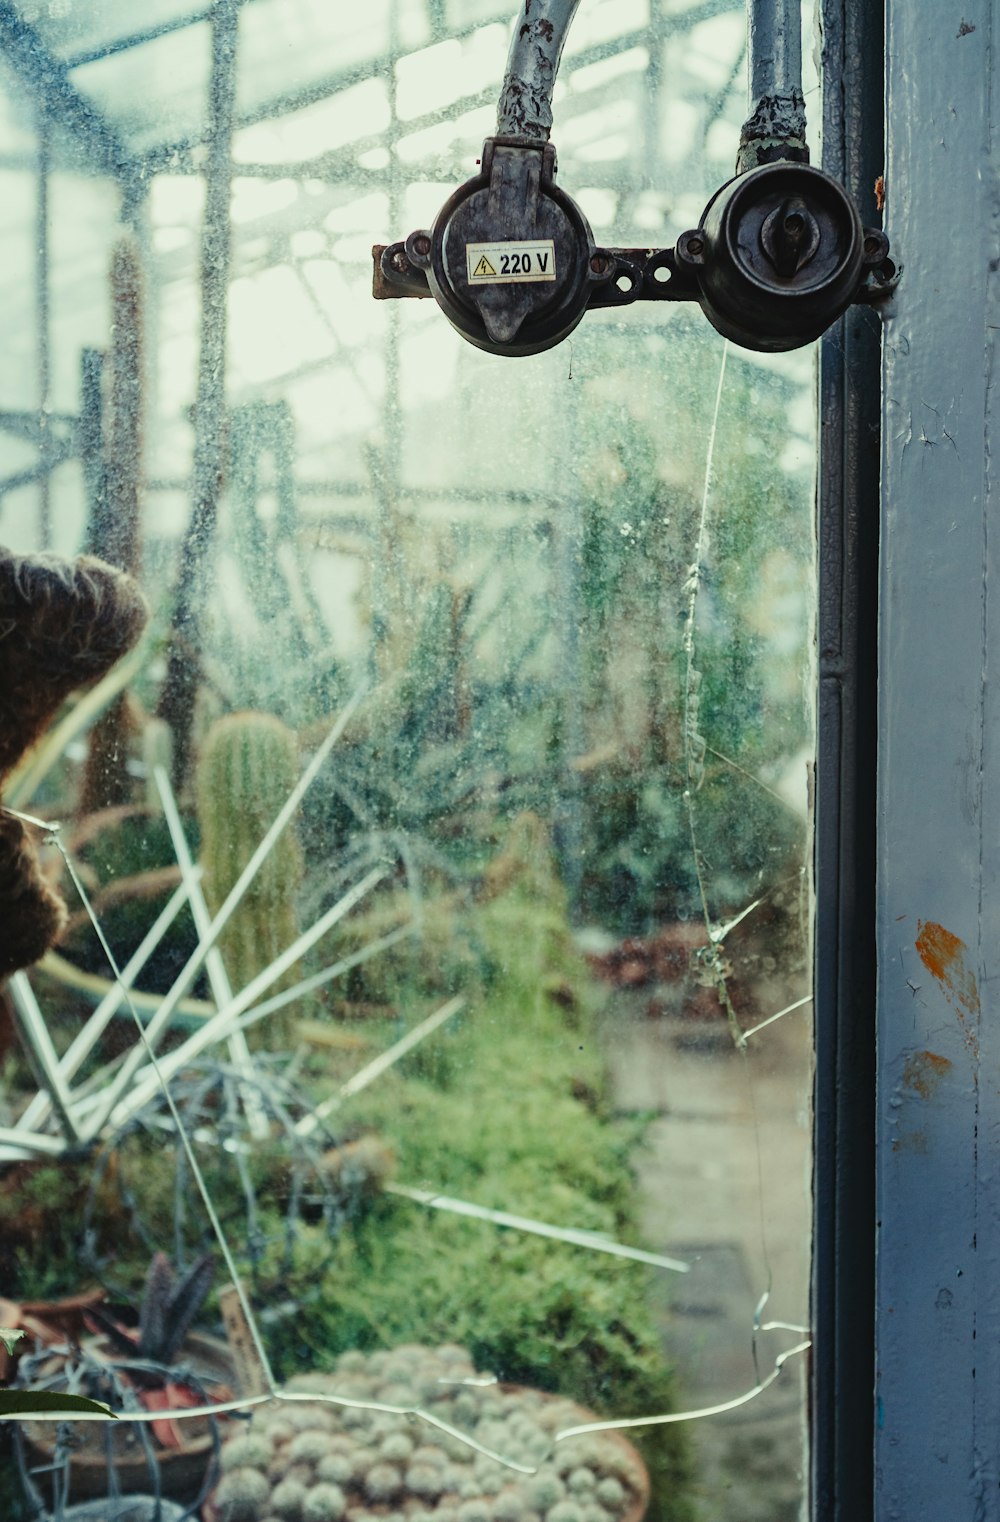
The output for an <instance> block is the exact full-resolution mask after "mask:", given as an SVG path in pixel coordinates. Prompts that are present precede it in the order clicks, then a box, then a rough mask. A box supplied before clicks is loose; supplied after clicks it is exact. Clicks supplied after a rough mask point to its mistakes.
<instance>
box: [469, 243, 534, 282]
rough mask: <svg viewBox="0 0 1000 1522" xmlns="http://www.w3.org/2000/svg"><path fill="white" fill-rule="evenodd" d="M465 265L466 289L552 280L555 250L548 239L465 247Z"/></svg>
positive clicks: (470, 244)
mask: <svg viewBox="0 0 1000 1522" xmlns="http://www.w3.org/2000/svg"><path fill="white" fill-rule="evenodd" d="M465 261H466V269H467V271H468V276H469V283H470V285H483V284H485V283H487V282H489V283H490V284H491V285H510V284H511V283H512V282H514V281H525V280H554V279H555V278H556V248H555V244H554V243H553V242H552V239H551V238H533V239H529V240H528V241H527V242H524V243H467V244H466V245H465Z"/></svg>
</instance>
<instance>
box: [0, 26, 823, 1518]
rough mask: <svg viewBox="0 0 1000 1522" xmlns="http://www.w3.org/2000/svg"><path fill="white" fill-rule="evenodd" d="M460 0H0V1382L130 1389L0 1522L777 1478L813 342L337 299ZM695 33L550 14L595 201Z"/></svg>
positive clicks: (483, 36) (691, 1487)
mask: <svg viewBox="0 0 1000 1522" xmlns="http://www.w3.org/2000/svg"><path fill="white" fill-rule="evenodd" d="M514 9H516V6H513V5H512V0H475V3H472V0H468V3H465V0H462V3H459V0H447V3H446V0H385V3H383V4H379V5H369V6H368V7H367V8H364V11H363V12H362V11H361V10H358V9H357V8H350V7H331V6H329V5H322V4H320V3H318V0H246V3H243V4H239V3H236V0H221V3H218V4H216V5H215V6H214V7H212V8H210V11H209V12H208V13H206V14H198V15H193V14H191V15H189V13H188V11H187V10H182V9H181V8H178V7H176V6H174V5H173V4H169V5H168V4H165V3H164V4H161V5H158V6H157V7H156V8H155V11H150V12H149V13H148V15H147V16H146V17H145V19H144V20H141V21H137V20H136V16H135V11H134V7H127V6H125V5H123V4H121V3H120V0H102V3H101V4H100V5H97V6H95V5H93V4H84V3H83V0H58V3H56V0H50V3H32V4H31V5H30V6H29V5H28V4H27V0H25V3H23V4H20V5H10V6H6V7H2V8H0V37H2V39H3V42H4V49H3V55H4V61H3V62H2V63H0V124H2V126H3V144H2V145H0V183H2V186H3V191H4V193H3V196H2V198H0V207H2V209H0V230H2V238H3V245H4V249H5V253H6V260H5V268H6V270H7V278H6V280H5V281H4V283H3V288H2V289H0V342H2V344H3V352H4V353H5V355H7V356H8V360H9V363H6V364H5V365H3V366H0V610H2V611H0V634H2V638H0V663H2V662H4V661H5V662H6V664H5V665H3V667H2V670H0V713H2V722H0V735H2V736H3V739H2V743H0V791H2V798H3V809H2V811H0V978H3V979H5V981H4V982H3V984H2V991H0V998H2V1016H3V1018H2V1021H0V1040H2V1043H3V1047H2V1050H3V1059H4V1065H3V1069H2V1080H0V1218H2V1229H0V1328H2V1329H4V1330H3V1337H2V1339H0V1342H2V1344H3V1346H2V1348H0V1383H5V1382H16V1383H17V1384H18V1385H19V1386H21V1387H22V1388H23V1389H24V1390H25V1391H35V1392H38V1391H40V1390H45V1391H47V1392H48V1393H49V1394H50V1395H52V1396H53V1397H56V1398H57V1399H63V1400H64V1401H68V1400H69V1398H70V1397H72V1396H84V1397H90V1398H92V1399H96V1400H98V1401H101V1402H104V1403H107V1404H109V1405H110V1406H112V1407H113V1408H114V1409H116V1410H122V1411H127V1412H128V1414H129V1418H130V1420H129V1421H128V1422H127V1423H126V1422H119V1423H117V1424H115V1426H114V1427H112V1426H111V1425H110V1424H108V1423H106V1422H104V1423H102V1422H98V1421H94V1422H93V1423H90V1422H88V1423H87V1424H84V1423H83V1422H82V1421H80V1420H78V1421H76V1422H74V1423H72V1424H70V1423H66V1424H63V1425H58V1424H55V1423H54V1422H53V1421H52V1420H51V1419H49V1420H45V1419H43V1417H44V1415H45V1413H35V1418H34V1419H33V1420H24V1421H20V1422H18V1423H15V1424H10V1423H6V1422H0V1429H2V1430H0V1441H2V1442H4V1443H9V1445H10V1455H11V1459H12V1461H11V1462H10V1463H8V1464H5V1465H4V1466H3V1468H2V1473H3V1476H4V1477H3V1478H2V1479H0V1495H2V1498H3V1500H2V1506H0V1510H2V1511H3V1515H5V1516H10V1517H12V1518H15V1519H18V1522H20V1519H21V1518H25V1519H26V1518H28V1517H29V1516H35V1515H44V1516H47V1517H52V1518H54V1519H55V1518H58V1519H60V1522H61V1519H62V1518H64V1517H65V1518H66V1522H95V1519H96V1518H97V1517H98V1516H99V1517H100V1518H101V1519H104V1518H106V1517H115V1518H118V1519H124V1518H125V1517H126V1516H127V1517H128V1518H129V1522H135V1519H136V1518H139V1517H141V1518H146V1517H147V1516H149V1517H153V1516H154V1515H157V1510H156V1508H157V1504H158V1503H157V1501H156V1497H160V1498H161V1500H160V1502H159V1515H160V1516H162V1517H164V1518H173V1519H174V1522H179V1519H180V1518H181V1517H187V1516H193V1515H195V1513H196V1511H200V1513H201V1515H202V1517H203V1518H204V1522H246V1519H256V1518H260V1519H262V1522H271V1519H272V1518H274V1517H279V1516H280V1517H282V1518H287V1519H289V1522H322V1519H324V1518H326V1517H332V1518H334V1519H338V1522H339V1519H340V1518H346V1519H348V1522H372V1519H375V1518H385V1519H387V1522H398V1519H400V1518H404V1517H405V1518H409V1519H413V1522H426V1519H428V1518H431V1517H436V1518H437V1519H438V1522H456V1519H460V1522H517V1519H519V1518H521V1517H524V1518H525V1519H526V1522H528V1519H534V1518H538V1519H542V1518H544V1519H545V1522H612V1519H621V1522H639V1519H640V1518H641V1517H643V1516H646V1517H648V1518H649V1519H651V1522H653V1519H655V1522H757V1519H758V1518H759V1519H760V1522H765V1519H766V1522H792V1519H794V1518H797V1517H798V1516H799V1515H800V1511H801V1507H802V1504H803V1498H804V1495H805V1489H806V1487H805V1480H804V1473H805V1469H806V1447H805V1411H806V1386H805V1377H806V1376H805V1369H806V1360H805V1358H804V1357H803V1356H802V1355H803V1354H804V1352H805V1350H806V1348H807V1347H808V1341H809V1332H808V1325H807V1322H808V1280H809V1257H810V1199H809V1175H810V1167H811V1158H810V1134H809V1128H810V1117H809V1105H810V1094H811V1081H812V1041H811V997H810V988H811V970H810V944H809V942H810V924H811V903H810V882H809V875H808V862H809V856H810V829H811V819H810V807H811V803H810V776H811V756H812V743H813V714H812V690H813V667H812V645H811V633H812V616H813V613H812V610H813V606H814V601H815V598H814V588H813V559H814V546H813V516H812V501H813V472H814V456H815V418H814V404H813V375H812V361H811V353H810V351H809V350H804V351H800V352H798V353H794V354H787V355H770V356H767V355H760V354H755V353H750V352H747V351H744V350H742V349H739V348H736V347H734V346H731V345H729V344H728V343H727V341H726V340H724V339H723V338H722V337H721V336H720V335H719V334H717V333H716V332H715V331H714V330H713V329H712V328H711V327H710V326H709V325H708V323H707V322H706V320H705V318H704V317H703V315H702V313H701V312H700V310H699V308H698V306H697V304H696V303H694V302H690V301H659V302H654V301H636V302H634V303H633V304H630V305H626V306H622V307H620V308H614V307H611V308H606V309H603V310H592V311H590V312H588V313H587V315H586V316H585V318H584V320H583V322H582V323H581V324H580V326H579V327H577V328H576V329H575V331H573V332H572V334H571V335H570V337H569V338H568V339H567V340H566V342H564V343H561V344H559V345H558V346H557V347H555V348H552V349H550V350H548V351H547V352H543V353H539V354H535V355H533V356H530V357H525V358H517V359H514V358H510V357H497V356H495V355H491V354H487V353H483V352H480V351H478V350H476V349H473V348H472V347H470V346H469V345H467V344H465V343H464V342H463V340H462V339H461V338H460V337H459V335H458V334H457V333H456V332H455V331H454V330H453V328H452V327H451V326H450V325H449V324H448V322H447V321H446V320H445V318H444V317H443V316H442V314H441V312H440V311H439V310H438V308H437V306H436V305H435V303H434V302H433V301H429V300H426V301H423V300H387V301H381V302H376V301H374V300H372V296H371V282H372V255H371V250H372V245H373V244H379V245H384V244H388V243H391V242H393V241H395V240H398V239H402V238H405V237H406V236H407V234H408V233H410V232H411V231H413V230H414V229H420V228H425V227H429V226H430V225H431V224H432V222H433V220H434V218H435V216H436V214H437V212H438V210H439V209H440V207H441V205H442V203H443V202H444V201H445V199H446V198H447V197H448V196H449V195H450V194H451V193H452V191H453V190H454V188H455V187H456V186H457V185H459V184H460V183H462V182H463V181H464V180H465V179H467V178H468V177H469V175H470V174H472V173H474V171H475V163H476V159H477V156H478V155H479V154H480V152H481V150H482V143H483V140H484V138H485V137H486V136H487V135H488V134H489V133H491V132H492V131H493V129H494V125H495V120H496V105H497V99H498V96H499V93H500V86H501V81H502V79H503V76H504V65H505V58H506V52H507V46H508V41H509V37H510V30H511V22H512V19H513V17H512V11H513V10H514ZM745 75H746V60H745V16H744V13H743V9H742V7H741V6H739V5H736V4H726V3H722V4H712V5H708V6H702V5H694V6H686V5H679V4H676V3H670V0H648V3H647V0H644V3H638V4H631V3H630V4H628V5H624V4H618V3H615V4H610V3H604V4H598V3H597V0H591V3H589V4H587V5H584V6H582V7H581V11H580V16H579V18H578V21H577V22H576V24H575V26H574V29H573V31H572V33H571V35H570V40H569V42H568V44H567V48H566V52H565V55H564V58H563V62H562V66H561V68H560V72H559V79H558V82H557V85H556V88H555V92H554V98H553V107H554V115H555V126H554V130H553V140H554V142H555V143H556V144H557V146H558V149H559V183H560V185H561V186H562V187H563V188H565V189H566V190H567V191H568V192H569V193H571V194H572V195H573V196H574V198H575V199H577V200H578V202H579V204H580V206H581V207H582V209H583V211H584V213H585V215H586V217H587V218H588V219H589V221H590V223H591V226H592V228H593V231H594V236H595V239H596V242H597V244H598V245H606V246H614V247H620V248H624V249H629V250H633V251H635V250H646V249H649V250H652V249H658V248H667V247H670V246H672V245H673V244H674V243H675V241H676V239H677V238H678V236H679V235H680V234H681V233H682V232H684V230H685V229H688V228H692V227H696V226H697V225H698V222H699V218H700V216H701V213H702V210H703V208H704V206H705V203H706V201H707V200H708V198H709V196H710V195H711V193H712V192H713V191H714V190H715V189H716V188H717V187H718V186H719V185H720V184H721V183H723V182H724V181H725V180H726V179H727V178H728V177H729V176H730V174H731V173H732V166H733V162H734V159H735V155H736V150H737V146H738V142H739V130H740V123H741V122H742V120H743V118H744V116H745V114H746V78H745ZM806 92H807V101H809V102H812V103H814V102H815V100H816V96H815V92H814V91H813V90H812V89H811V86H810V83H809V81H806ZM810 109H811V111H812V114H813V116H814V117H816V116H817V115H818V112H817V110H816V108H815V106H814V105H811V107H810ZM81 554H87V555H94V556H97V557H99V558H100V560H101V561H103V562H106V563H107V564H106V565H103V566H95V565H94V564H93V562H91V561H85V562H82V563H81V562H79V561H77V560H76V557H77V556H79V555H81ZM53 555H54V556H56V557H64V558H61V559H56V560H53V559H52V558H51V557H52V556H53ZM109 566H110V567H113V568H116V569H109V568H108V567H109ZM81 1297H82V1298H81ZM16 1334H20V1335H19V1336H18V1335H16ZM8 1342H9V1343H10V1350H9V1351H8V1349H7V1343H8ZM4 1394H5V1392H3V1391H0V1415H2V1414H3V1405H2V1397H3V1395H4ZM63 1414H64V1415H65V1414H67V1413H66V1411H65V1410H64V1411H63ZM74 1414H75V1415H76V1416H77V1417H79V1413H74ZM49 1416H50V1417H51V1411H50V1413H49ZM248 1418H252V1419H250V1420H248ZM4 1487H6V1488H4ZM138 1496H146V1497H151V1498H152V1499H150V1500H148V1503H147V1502H140V1501H138V1500H135V1499H134V1498H136V1497H138ZM133 1502H134V1504H133ZM92 1507H96V1508H97V1509H96V1510H91V1509H88V1508H92ZM129 1507H132V1510H129V1509H128V1508H129ZM143 1507H145V1508H146V1509H143ZM171 1508H174V1509H171Z"/></svg>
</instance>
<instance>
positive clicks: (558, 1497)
mask: <svg viewBox="0 0 1000 1522" xmlns="http://www.w3.org/2000/svg"><path fill="white" fill-rule="evenodd" d="M479 1379H480V1377H479V1376H477V1375H476V1372H475V1369H474V1367H473V1365H472V1362H471V1360H470V1359H469V1357H468V1355H467V1354H466V1353H465V1352H464V1351H463V1349H461V1348H457V1347H441V1348H425V1347H418V1346H416V1345H409V1346H406V1347H400V1348H396V1349H395V1350H393V1351H392V1352H384V1353H382V1352H379V1353H372V1354H370V1355H369V1356H367V1357H365V1356H364V1355H362V1354H360V1353H345V1354H343V1355H342V1357H341V1358H340V1360H339V1361H338V1364H337V1367H336V1370H335V1371H334V1372H333V1373H330V1374H309V1375H304V1376H302V1377H301V1378H299V1379H296V1380H294V1381H293V1382H292V1385H291V1387H290V1388H292V1389H294V1390H296V1391H300V1392H305V1393H309V1392H314V1393H316V1394H330V1395H339V1396H341V1397H342V1398H343V1397H346V1398H348V1399H352V1400H356V1401H366V1402H372V1403H381V1404H382V1405H383V1406H386V1405H388V1406H397V1407H412V1406H420V1407H422V1408H423V1409H424V1410H427V1411H429V1412H430V1413H431V1414H433V1415H434V1416H435V1417H437V1418H439V1419H440V1420H442V1421H444V1422H447V1423H449V1424H450V1425H452V1426H454V1427H456V1428H458V1429H460V1430H462V1431H464V1432H466V1433H468V1434H469V1436H470V1437H473V1438H474V1439H475V1440H476V1441H478V1442H479V1443H481V1444H482V1445H484V1446H486V1447H489V1448H491V1449H493V1450H494V1451H495V1452H497V1453H501V1454H503V1455H504V1457H505V1458H509V1459H512V1460H514V1461H515V1462H517V1463H520V1464H523V1465H524V1466H525V1467H527V1468H530V1469H531V1470H533V1471H534V1472H533V1473H531V1474H520V1473H518V1472H517V1471H516V1470H512V1469H510V1468H509V1467H507V1466H505V1465H502V1464H499V1463H497V1461H496V1460H495V1459H492V1458H490V1457H489V1456H488V1455H487V1454H484V1453H478V1452H477V1451H476V1450H475V1449H474V1448H471V1447H470V1446H469V1445H468V1444H466V1443H462V1442H459V1441H458V1440H457V1439H456V1438H453V1437H451V1436H450V1435H449V1434H447V1433H442V1432H441V1430H440V1429H437V1428H434V1427H431V1426H424V1427H422V1426H421V1424H420V1423H419V1421H416V1420H414V1419H412V1418H408V1417H406V1416H400V1415H394V1414H392V1413H391V1412H387V1411H385V1410H382V1411H371V1410H364V1409H359V1408H356V1407H336V1406H330V1405H322V1404H319V1403H316V1404H313V1403H311V1402H302V1403H301V1404H299V1403H295V1404H281V1403H276V1404H275V1405H273V1406H271V1407H268V1408H266V1409H265V1410H264V1411H262V1412H259V1413H258V1414H257V1415H256V1416H255V1417H254V1420H253V1425H252V1427H251V1430H250V1432H249V1433H246V1432H239V1433H234V1434H233V1435H232V1436H231V1437H229V1439H228V1440H227V1441H224V1443H223V1446H222V1453H221V1460H220V1462H221V1468H222V1480H221V1482H220V1484H219V1486H218V1489H217V1490H216V1492H215V1494H214V1496H213V1498H212V1501H211V1502H210V1504H209V1506H208V1507H207V1509H206V1517H207V1518H208V1519H209V1522H271V1519H280V1522H341V1519H349V1522H387V1519H388V1518H391V1517H394V1516H396V1515H399V1516H400V1517H403V1516H405V1517H406V1519H407V1522H623V1519H630V1518H638V1517H640V1516H641V1515H642V1510H643V1507H644V1505H645V1501H646V1497H647V1494H648V1481H647V1478H646V1475H645V1471H644V1469H643V1466H642V1463H641V1460H640V1459H639V1456H638V1454H636V1452H635V1450H634V1449H632V1448H631V1447H630V1446H629V1445H628V1444H626V1443H624V1442H622V1441H621V1439H620V1438H618V1437H617V1436H615V1435H613V1434H610V1433H594V1434H588V1435H582V1436H580V1437H576V1438H571V1439H568V1440H567V1441H566V1442H565V1443H560V1444H559V1445H558V1446H555V1445H554V1444H553V1441H552V1438H553V1435H554V1433H555V1432H556V1431H558V1430H559V1429H560V1428H562V1427H567V1426H574V1425H576V1424H577V1423H578V1422H579V1421H580V1420H581V1419H582V1413H581V1411H580V1408H579V1407H577V1406H574V1405H573V1404H572V1403H571V1402H569V1401H566V1400H564V1399H562V1398H560V1397H556V1396H544V1395H542V1394H541V1393H540V1392H538V1391H535V1390H511V1389H505V1388H503V1387H501V1386H498V1385H491V1384H489V1383H482V1382H479V1383H476V1382H475V1381H477V1380H479Z"/></svg>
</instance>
